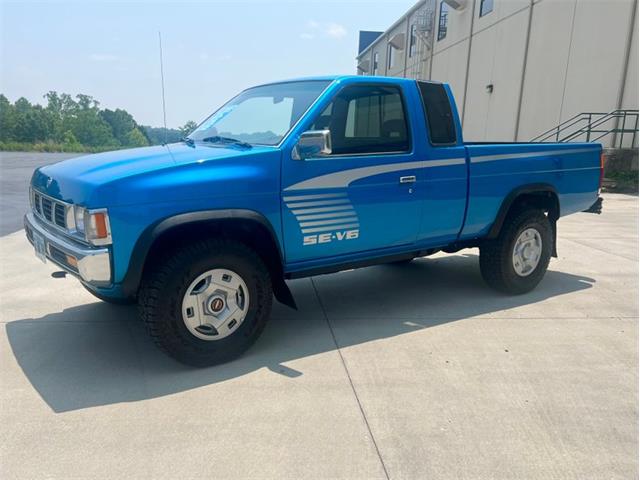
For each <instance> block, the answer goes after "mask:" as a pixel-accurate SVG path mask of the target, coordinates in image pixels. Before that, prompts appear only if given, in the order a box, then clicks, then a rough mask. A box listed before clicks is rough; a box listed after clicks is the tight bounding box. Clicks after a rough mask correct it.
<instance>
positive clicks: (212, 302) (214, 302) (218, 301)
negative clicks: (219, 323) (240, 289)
mask: <svg viewBox="0 0 640 480" xmlns="http://www.w3.org/2000/svg"><path fill="white" fill-rule="evenodd" d="M224 307H225V303H224V298H222V297H220V296H218V295H214V296H213V297H211V298H210V299H209V310H210V311H211V313H220V312H221V311H222V310H224Z"/></svg>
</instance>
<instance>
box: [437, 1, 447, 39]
mask: <svg viewBox="0 0 640 480" xmlns="http://www.w3.org/2000/svg"><path fill="white" fill-rule="evenodd" d="M448 18H449V5H447V4H446V3H444V2H440V20H439V22H438V41H440V40H442V39H443V38H444V37H446V36H447V20H448Z"/></svg>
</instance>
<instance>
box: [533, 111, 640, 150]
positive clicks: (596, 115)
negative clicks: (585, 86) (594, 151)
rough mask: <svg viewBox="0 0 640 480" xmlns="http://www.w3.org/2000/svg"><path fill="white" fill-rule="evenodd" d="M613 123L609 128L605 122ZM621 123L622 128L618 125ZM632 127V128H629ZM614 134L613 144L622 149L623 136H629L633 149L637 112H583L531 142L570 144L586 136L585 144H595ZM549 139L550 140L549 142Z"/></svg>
mask: <svg viewBox="0 0 640 480" xmlns="http://www.w3.org/2000/svg"><path fill="white" fill-rule="evenodd" d="M611 121H613V122H614V125H613V126H611V127H609V126H607V125H606V124H607V122H611ZM621 123H622V126H620V124H621ZM631 125H633V126H631ZM611 134H614V135H615V137H614V144H617V145H618V146H619V148H622V145H623V143H624V138H625V134H627V135H628V134H631V135H632V139H631V146H632V147H635V145H636V138H637V135H638V110H613V111H611V112H608V113H602V112H583V113H579V114H577V115H574V116H573V117H571V118H569V119H568V120H565V121H564V122H562V123H560V124H558V125H557V126H555V127H553V128H552V129H550V130H547V131H546V132H543V133H541V134H540V135H538V136H537V137H535V138H533V139H532V140H531V141H532V142H548V141H555V142H558V143H562V142H570V141H572V140H575V139H577V138H579V137H581V136H583V135H586V141H587V142H595V141H597V140H600V139H602V138H604V137H606V136H607V135H611ZM627 138H629V137H628V136H627ZM550 139H551V140H550Z"/></svg>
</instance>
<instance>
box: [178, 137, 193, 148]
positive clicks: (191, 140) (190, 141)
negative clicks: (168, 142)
mask: <svg viewBox="0 0 640 480" xmlns="http://www.w3.org/2000/svg"><path fill="white" fill-rule="evenodd" d="M180 141H181V142H184V143H186V144H187V145H189V146H190V147H194V148H195V146H196V142H194V141H193V138H189V137H182V138H181V139H180Z"/></svg>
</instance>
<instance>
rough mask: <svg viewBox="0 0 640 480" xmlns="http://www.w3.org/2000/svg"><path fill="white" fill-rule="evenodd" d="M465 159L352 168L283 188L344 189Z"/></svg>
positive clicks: (460, 163) (455, 163)
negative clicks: (378, 177)
mask: <svg viewBox="0 0 640 480" xmlns="http://www.w3.org/2000/svg"><path fill="white" fill-rule="evenodd" d="M464 163H465V158H464V157H461V158H448V159H443V160H427V161H420V162H402V163H389V164H386V165H373V166H370V167H361V168H352V169H351V170H342V171H340V172H334V173H328V174H326V175H320V176H318V177H315V178H310V179H308V180H304V181H302V182H298V183H295V184H293V185H290V186H288V187H287V188H285V191H287V190H310V189H314V188H344V187H346V186H348V185H349V184H350V183H351V182H354V181H356V180H360V179H361V178H366V177H371V176H373V175H380V174H381V173H390V172H399V171H401V170H409V169H412V168H431V167H444V166H450V165H462V164H464Z"/></svg>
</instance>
